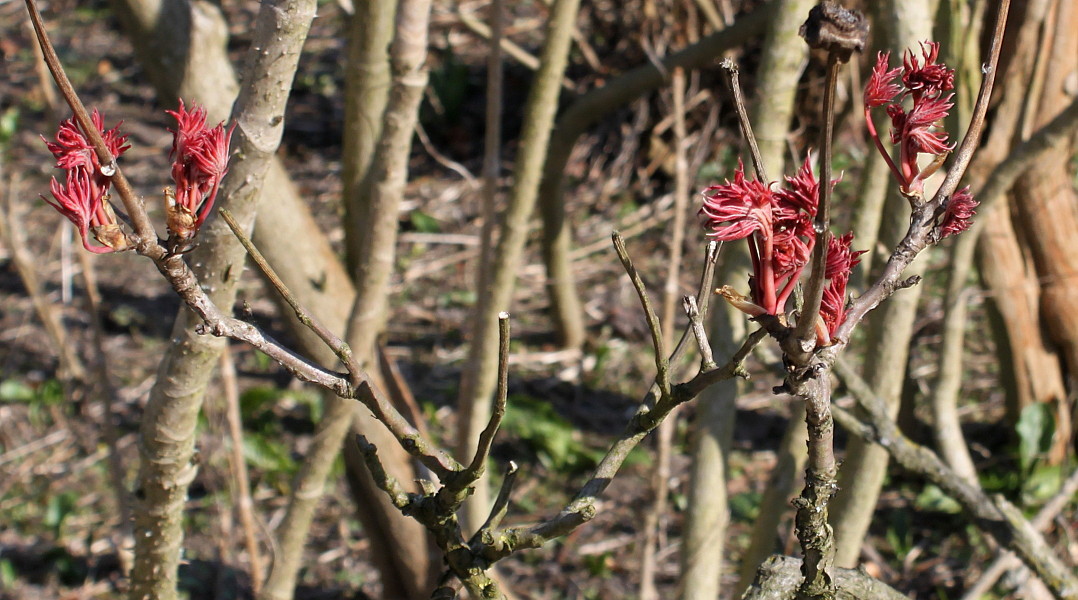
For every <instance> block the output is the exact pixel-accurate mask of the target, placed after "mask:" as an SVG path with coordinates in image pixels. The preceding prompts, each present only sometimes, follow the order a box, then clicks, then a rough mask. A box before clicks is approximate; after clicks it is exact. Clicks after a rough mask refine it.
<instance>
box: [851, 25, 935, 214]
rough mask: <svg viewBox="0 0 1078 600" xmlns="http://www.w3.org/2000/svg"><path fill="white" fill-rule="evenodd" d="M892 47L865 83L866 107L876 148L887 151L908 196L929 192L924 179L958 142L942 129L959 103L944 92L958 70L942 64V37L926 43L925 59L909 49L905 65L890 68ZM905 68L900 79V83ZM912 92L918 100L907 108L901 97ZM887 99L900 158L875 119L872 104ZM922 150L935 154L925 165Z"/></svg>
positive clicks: (893, 142)
mask: <svg viewBox="0 0 1078 600" xmlns="http://www.w3.org/2000/svg"><path fill="white" fill-rule="evenodd" d="M890 57H891V56H890V53H884V52H881V53H880V54H878V55H877V57H876V66H875V67H874V68H873V69H872V74H871V75H870V76H869V79H868V83H867V84H866V85H865V95H864V109H865V123H866V125H867V127H868V133H869V135H870V136H872V141H873V142H874V143H875V144H876V148H877V149H878V150H879V151H880V154H881V155H883V158H884V160H886V161H887V165H888V166H889V167H890V168H891V172H892V173H894V175H895V178H896V179H897V180H898V182H899V184H900V185H901V186H902V192H903V193H905V194H906V195H908V196H912V197H916V198H923V197H924V180H925V179H926V178H927V177H928V176H930V175H931V174H932V173H935V172H936V170H937V169H939V167H940V165H942V164H943V160H944V159H945V158H946V157H947V154H949V153H950V151H951V150H952V149H953V148H954V145H953V144H948V143H947V132H945V131H940V130H938V127H939V124H940V122H941V121H942V120H943V119H944V117H946V116H947V113H948V112H949V111H950V110H951V107H953V106H954V103H952V102H951V97H952V96H953V95H954V94H948V95H947V96H944V95H943V92H944V91H946V90H950V89H953V88H954V70H953V69H950V68H948V67H947V66H946V65H943V64H939V63H937V62H936V60H937V59H938V58H939V43H938V42H924V43H922V44H921V57H922V59H923V64H922V61H921V60H918V58H917V57H916V56H915V55H914V54H913V52H912V51H909V50H907V51H906V52H905V54H904V55H903V59H902V67H901V68H895V69H888V68H887V67H888V66H889V65H888V62H889V60H890ZM900 74H901V84H899V83H898V81H897V80H898V79H899V75H900ZM907 96H908V97H910V98H912V102H913V105H912V107H911V108H910V109H909V110H906V109H905V108H904V107H903V106H902V104H901V101H902V100H903V99H905V98H906V97H907ZM884 105H886V107H887V108H886V110H887V114H888V116H890V117H891V143H892V144H894V145H896V146H898V162H897V164H896V163H895V161H894V160H893V159H892V158H891V155H890V153H889V152H888V151H887V150H886V149H885V148H884V147H883V142H882V141H881V140H880V136H879V135H878V134H877V132H876V126H875V124H874V123H873V121H872V109H873V108H876V107H879V106H884ZM920 154H929V155H932V156H933V157H934V158H933V159H932V161H931V162H930V163H929V164H928V165H927V166H925V167H924V168H921V167H920V165H919V164H918V162H917V157H918V155H920Z"/></svg>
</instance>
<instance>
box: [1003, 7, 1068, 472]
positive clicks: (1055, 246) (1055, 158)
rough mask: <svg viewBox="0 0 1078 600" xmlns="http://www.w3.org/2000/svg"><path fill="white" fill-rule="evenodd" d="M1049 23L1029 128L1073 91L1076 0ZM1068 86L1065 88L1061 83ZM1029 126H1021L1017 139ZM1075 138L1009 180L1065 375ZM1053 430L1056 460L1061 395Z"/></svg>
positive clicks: (1061, 440) (1063, 434) (1062, 424)
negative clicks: (1041, 75) (1013, 181)
mask: <svg viewBox="0 0 1078 600" xmlns="http://www.w3.org/2000/svg"><path fill="white" fill-rule="evenodd" d="M1053 12H1054V17H1055V18H1054V23H1052V22H1050V24H1054V29H1050V30H1047V31H1045V33H1044V35H1045V39H1044V43H1043V45H1042V47H1043V48H1045V49H1046V50H1047V52H1046V53H1043V52H1042V53H1041V54H1040V55H1039V57H1038V60H1039V61H1044V63H1045V64H1044V66H1043V70H1042V72H1043V73H1044V81H1043V86H1042V87H1041V92H1040V95H1039V97H1034V98H1031V99H1030V100H1031V101H1032V104H1033V105H1034V106H1035V107H1036V109H1035V116H1032V118H1031V119H1029V121H1027V122H1028V123H1029V124H1030V125H1032V129H1037V128H1039V127H1042V126H1043V125H1044V124H1045V123H1047V122H1049V121H1051V120H1052V118H1053V117H1055V116H1057V115H1058V114H1059V113H1060V112H1061V111H1062V110H1063V109H1065V108H1066V107H1067V105H1069V104H1070V102H1071V101H1072V99H1073V98H1074V96H1075V89H1074V86H1075V83H1074V76H1075V73H1078V35H1075V31H1078V6H1075V3H1074V2H1072V1H1060V0H1057V1H1056V3H1055V7H1054V11H1053ZM1068 86H1070V90H1068V89H1067V87H1068ZM1029 131H1030V130H1024V131H1023V132H1022V133H1023V136H1022V137H1023V139H1025V138H1026V137H1028V135H1029ZM1074 149H1075V144H1074V140H1073V139H1072V140H1071V143H1069V144H1065V145H1064V147H1063V148H1061V151H1059V152H1053V153H1051V154H1049V155H1048V156H1046V157H1045V158H1044V159H1042V160H1039V161H1037V162H1035V163H1034V165H1033V167H1032V168H1030V169H1029V171H1028V172H1027V173H1026V174H1025V175H1024V176H1023V177H1022V178H1021V179H1020V180H1019V181H1018V183H1017V185H1015V187H1014V196H1015V197H1014V199H1015V203H1014V208H1015V211H1014V216H1015V227H1016V229H1018V231H1019V235H1020V237H1021V238H1022V240H1023V241H1024V243H1025V245H1026V247H1027V248H1028V249H1029V255H1030V257H1031V259H1032V263H1033V266H1034V268H1035V269H1036V276H1037V281H1038V282H1039V283H1040V285H1039V286H1038V287H1037V288H1036V290H1037V292H1038V293H1039V296H1040V298H1039V299H1040V309H1041V311H1042V312H1041V318H1042V325H1043V329H1044V331H1046V332H1047V334H1048V336H1049V338H1050V339H1051V341H1052V342H1053V343H1054V345H1055V347H1056V348H1058V352H1059V356H1060V358H1061V359H1062V360H1063V362H1064V364H1065V365H1066V367H1067V372H1068V373H1071V374H1072V375H1073V374H1075V373H1078V310H1075V309H1076V307H1078V238H1076V237H1075V232H1076V231H1078V191H1075V186H1074V179H1073V173H1072V172H1071V159H1072V158H1073V156H1074ZM1056 401H1057V402H1056V408H1057V410H1056V437H1055V441H1054V444H1053V448H1052V453H1051V459H1052V461H1053V462H1054V463H1056V464H1059V463H1061V462H1063V460H1064V459H1065V458H1066V456H1067V455H1068V454H1069V453H1070V452H1071V451H1072V450H1071V449H1070V441H1071V437H1072V423H1071V408H1070V406H1069V402H1068V400H1067V396H1060V397H1058V398H1057V399H1056Z"/></svg>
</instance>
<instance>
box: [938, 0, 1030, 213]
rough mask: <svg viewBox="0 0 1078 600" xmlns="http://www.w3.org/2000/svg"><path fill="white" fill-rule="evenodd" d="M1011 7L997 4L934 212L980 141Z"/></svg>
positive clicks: (955, 184)
mask: <svg viewBox="0 0 1078 600" xmlns="http://www.w3.org/2000/svg"><path fill="white" fill-rule="evenodd" d="M1010 7H1011V1H1010V0H1001V1H1000V3H999V9H998V10H999V12H998V13H997V16H996V25H995V29H994V31H993V32H992V46H991V48H990V49H989V51H988V63H987V64H985V65H983V66H982V67H981V72H982V73H984V79H983V80H981V89H980V91H979V92H978V94H977V103H976V104H975V105H974V106H973V117H972V119H971V120H970V123H969V128H968V129H966V136H965V137H964V138H962V143H961V144H960V145H959V146H958V150H957V151H956V152H955V154H954V162H952V163H951V168H950V169H949V170H948V171H947V176H946V177H945V178H944V179H943V183H942V184H941V185H940V188H939V190H937V191H936V195H935V196H934V197H933V198H932V203H931V204H932V206H933V209H934V210H939V209H941V208H942V207H943V206H944V203H945V202H947V201H948V199H949V198H950V197H951V195H952V194H954V191H955V190H956V189H958V182H959V181H960V180H961V179H962V176H963V175H965V174H966V168H967V167H969V163H970V161H971V160H972V159H973V153H974V151H975V150H976V149H977V146H978V145H979V144H980V142H981V134H982V133H983V131H984V122H985V114H987V113H988V103H989V101H990V100H991V99H992V87H993V85H994V84H995V81H996V70H997V67H998V66H999V52H1000V49H1001V48H1002V47H1003V31H1004V30H1005V29H1006V26H1007V13H1008V11H1009V10H1010Z"/></svg>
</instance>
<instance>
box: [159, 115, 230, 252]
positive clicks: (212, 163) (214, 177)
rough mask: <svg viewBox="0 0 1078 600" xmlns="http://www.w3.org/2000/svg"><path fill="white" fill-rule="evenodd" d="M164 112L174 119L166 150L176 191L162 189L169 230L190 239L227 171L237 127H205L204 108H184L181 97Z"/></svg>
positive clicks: (204, 216) (207, 214) (220, 124)
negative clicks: (169, 148) (231, 142)
mask: <svg viewBox="0 0 1078 600" xmlns="http://www.w3.org/2000/svg"><path fill="white" fill-rule="evenodd" d="M166 112H167V113H168V114H170V115H172V116H173V117H175V118H176V130H175V131H173V132H172V133H173V139H172V152H171V153H169V158H170V159H171V160H172V180H173V181H174V182H175V183H176V191H175V192H174V193H173V192H172V190H169V189H166V190H165V196H166V198H167V200H168V206H167V212H168V229H169V231H170V232H171V233H172V234H173V235H175V236H177V237H178V238H180V239H190V238H192V237H194V235H195V234H196V233H197V232H198V229H199V227H201V226H202V223H203V222H205V220H206V217H207V216H209V214H210V209H212V208H213V203H214V200H215V199H216V198H217V189H218V186H219V185H220V183H221V179H222V178H223V177H224V176H225V173H227V172H228V145H229V142H230V141H231V139H232V131H233V129H235V127H236V126H235V125H233V126H232V127H230V128H229V129H228V131H227V132H226V131H225V127H224V124H223V123H218V124H217V126H216V127H213V128H208V127H206V109H205V108H203V107H201V106H196V107H194V108H193V109H192V110H191V111H187V109H186V108H185V107H184V104H183V100H180V106H179V108H178V109H177V110H174V111H172V110H170V111H166Z"/></svg>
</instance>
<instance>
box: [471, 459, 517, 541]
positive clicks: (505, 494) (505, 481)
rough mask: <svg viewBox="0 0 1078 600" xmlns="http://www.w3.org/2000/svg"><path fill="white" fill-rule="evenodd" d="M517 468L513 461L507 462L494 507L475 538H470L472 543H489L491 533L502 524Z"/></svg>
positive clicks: (515, 479)
mask: <svg viewBox="0 0 1078 600" xmlns="http://www.w3.org/2000/svg"><path fill="white" fill-rule="evenodd" d="M519 472H520V471H519V468H518V467H517V463H516V462H515V461H512V460H511V461H509V466H507V467H506V468H505V475H504V476H503V477H502V486H501V488H500V489H499V490H498V497H497V498H495V499H494V506H493V507H491V509H490V516H489V517H487V520H486V522H485V523H483V526H482V527H480V528H479V531H477V532H476V534H475V536H474V537H473V538H472V543H473V544H474V543H475V542H477V541H478V542H481V543H484V544H487V543H490V539H491V532H492V531H494V530H495V529H497V528H498V527H499V526H501V524H502V519H504V518H505V515H506V513H507V512H508V509H509V497H510V495H512V493H513V485H515V484H516V481H517V474H518V473H519Z"/></svg>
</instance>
